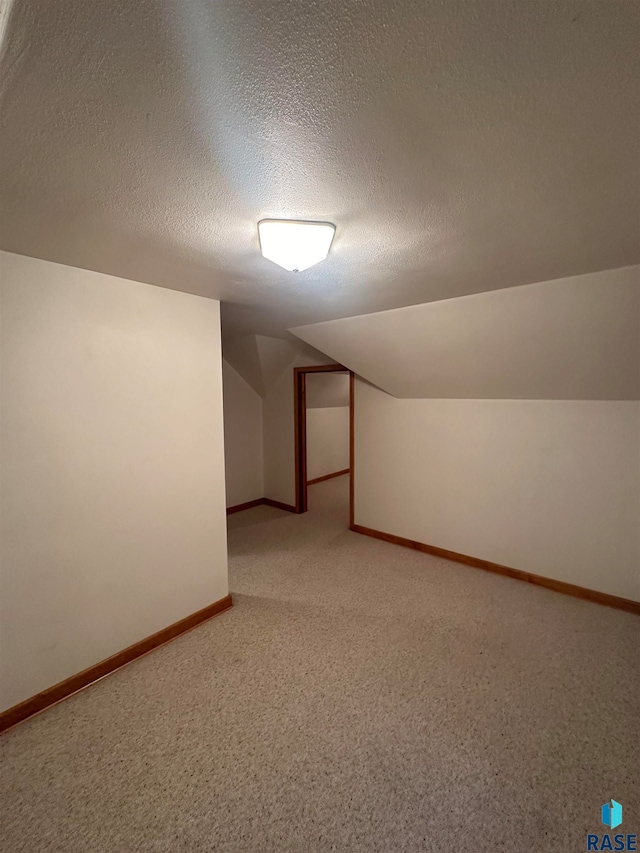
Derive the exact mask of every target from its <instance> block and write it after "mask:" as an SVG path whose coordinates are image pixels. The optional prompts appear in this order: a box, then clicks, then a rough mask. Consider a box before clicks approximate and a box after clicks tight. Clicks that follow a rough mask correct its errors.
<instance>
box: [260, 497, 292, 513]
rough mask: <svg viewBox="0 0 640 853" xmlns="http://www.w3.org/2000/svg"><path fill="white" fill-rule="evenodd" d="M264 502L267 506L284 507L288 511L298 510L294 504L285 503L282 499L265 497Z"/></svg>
mask: <svg viewBox="0 0 640 853" xmlns="http://www.w3.org/2000/svg"><path fill="white" fill-rule="evenodd" d="M262 503H263V504H265V506H273V507H275V508H276V509H283V510H285V511H286V512H297V509H296V508H295V507H294V506H291V504H283V503H281V502H280V501H273V500H271V498H263V499H262Z"/></svg>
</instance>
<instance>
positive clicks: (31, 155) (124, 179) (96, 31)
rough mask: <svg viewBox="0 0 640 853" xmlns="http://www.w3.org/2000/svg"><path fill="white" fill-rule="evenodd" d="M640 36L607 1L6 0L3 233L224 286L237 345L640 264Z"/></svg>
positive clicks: (208, 289) (624, 10)
mask: <svg viewBox="0 0 640 853" xmlns="http://www.w3.org/2000/svg"><path fill="white" fill-rule="evenodd" d="M3 20H4V19H3ZM639 41H640V4H639V3H637V2H621V1H620V0H610V2H606V0H562V2H558V0H529V2H526V0H523V2H512V3H507V2H505V0H455V2H445V0H367V2H358V3H355V2H345V0H323V2H318V3H303V2H300V3H295V2H292V0H269V2H264V0H220V1H219V2H213V0H183V2H173V1H172V0H135V2H132V0H110V2H108V3H107V2H102V3H100V2H98V3H96V2H87V0H65V2H64V3H53V2H51V0H16V2H14V3H13V4H12V10H11V15H10V19H9V21H8V26H7V27H6V30H5V31H4V35H3V40H2V48H1V50H0V99H1V103H0V109H1V110H2V122H1V124H0V204H1V205H2V229H1V232H0V234H1V236H0V240H1V243H0V247H1V248H4V249H7V250H9V251H12V252H17V253H21V254H26V255H32V256H35V257H39V258H45V259H48V260H52V261H58V262H61V263H65V264H70V265H72V266H78V267H85V268H89V269H94V270H98V271H101V272H106V273H111V274H113V275H116V276H120V277H123V278H131V279H136V280H138V281H144V282H150V283H152V284H157V285H162V286H165V287H170V288H175V289H180V290H186V291H190V292H193V293H198V294H201V295H205V296H211V297H215V298H219V299H222V300H224V304H223V325H224V329H223V331H224V334H225V339H229V338H230V337H234V336H243V335H247V334H261V335H267V336H276V337H279V336H281V335H282V332H283V330H284V329H285V328H288V327H290V326H294V325H301V324H307V323H313V322H317V321H320V320H328V319H333V318H337V317H345V316H352V315H354V314H362V313H370V312H374V311H380V310H384V309H389V308H394V307H398V306H402V305H410V304H419V303H425V302H429V301H434V300H441V299H445V298H448V297H453V296H460V295H463V294H468V293H473V292H480V291H487V290H493V289H497V288H506V287H511V286H514V285H520V284H525V283H528V282H532V281H544V280H548V279H552V278H558V277H561V276H568V275H574V274H578V273H585V272H591V271H594V270H601V269H610V268H614V267H620V266H625V265H629V264H634V263H638V262H640V246H639V243H638V217H639V212H638V205H639V199H640V190H639V187H638V182H639V174H638V169H637V161H638V157H637V155H638V116H639V115H640V68H639V56H640V53H639V52H638V49H637V48H638V43H639ZM263 217H288V218H310V219H322V220H330V221H331V222H334V223H335V224H336V226H337V233H336V238H335V241H334V245H333V247H332V249H331V253H330V255H329V258H328V259H327V261H325V262H324V263H322V264H319V265H318V266H316V267H313V268H311V269H309V270H307V271H305V272H302V273H298V274H292V273H288V272H286V271H285V270H282V269H280V268H279V267H277V266H275V265H274V264H272V263H271V262H269V261H267V260H265V259H264V258H262V257H261V256H260V252H259V245H258V235H257V229H256V223H257V222H258V220H259V219H261V218H263Z"/></svg>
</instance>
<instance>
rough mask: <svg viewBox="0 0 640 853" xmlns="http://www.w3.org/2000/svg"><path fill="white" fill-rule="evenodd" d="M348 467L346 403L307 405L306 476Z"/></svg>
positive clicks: (342, 469)
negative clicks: (321, 406) (324, 406)
mask: <svg viewBox="0 0 640 853" xmlns="http://www.w3.org/2000/svg"><path fill="white" fill-rule="evenodd" d="M348 467H349V407H348V406H338V407H336V406H332V407H330V408H327V409H317V408H311V409H307V480H314V479H315V478H316V477H324V475H325V474H335V473H336V471H344V470H345V468H348Z"/></svg>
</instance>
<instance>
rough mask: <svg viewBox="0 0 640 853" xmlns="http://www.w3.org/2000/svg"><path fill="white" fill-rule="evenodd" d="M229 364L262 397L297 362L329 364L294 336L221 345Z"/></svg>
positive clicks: (240, 339)
mask: <svg viewBox="0 0 640 853" xmlns="http://www.w3.org/2000/svg"><path fill="white" fill-rule="evenodd" d="M222 350H223V355H224V358H225V360H226V361H228V362H229V364H230V365H231V366H232V367H233V368H234V369H235V370H237V372H238V373H239V374H240V376H242V378H243V379H244V380H245V382H248V383H249V385H250V386H251V387H252V388H253V390H254V391H255V392H256V393H258V394H260V396H261V397H266V395H267V394H268V393H269V392H270V391H271V390H272V389H273V388H274V387H275V385H276V384H277V382H278V380H279V379H280V378H281V376H282V375H283V374H284V373H285V371H287V370H288V369H289V368H290V367H292V366H293V363H294V361H296V359H299V360H300V359H301V360H302V362H301V363H302V364H305V363H308V364H323V363H329V362H330V361H331V359H330V358H329V357H328V356H326V355H325V354H324V353H322V352H318V351H317V350H316V349H314V348H313V347H310V346H308V345H307V344H306V343H304V342H303V341H301V340H298V339H297V338H295V337H293V336H291V340H284V339H282V338H272V337H269V336H268V335H241V336H240V337H236V338H232V339H231V340H225V341H223V344H222Z"/></svg>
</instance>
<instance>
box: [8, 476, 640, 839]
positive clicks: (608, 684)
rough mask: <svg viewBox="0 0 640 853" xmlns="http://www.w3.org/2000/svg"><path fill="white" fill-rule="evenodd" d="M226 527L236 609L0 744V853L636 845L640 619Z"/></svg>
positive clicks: (253, 513)
mask: <svg viewBox="0 0 640 853" xmlns="http://www.w3.org/2000/svg"><path fill="white" fill-rule="evenodd" d="M346 490H347V483H346V478H340V479H339V480H330V481H327V482H325V483H320V484H318V485H316V486H313V487H312V488H311V490H310V498H311V499H310V503H311V511H310V512H309V513H308V514H307V515H306V516H293V515H290V514H287V513H283V512H280V511H279V510H274V509H271V508H268V507H260V508H258V509H255V510H249V511H248V512H245V513H240V514H238V515H236V516H232V517H231V519H230V551H231V588H232V591H233V593H234V596H235V601H236V607H235V608H234V609H233V610H232V611H229V612H228V613H225V614H223V615H222V616H220V617H218V618H217V619H214V620H213V621H211V622H210V623H208V624H206V625H204V626H202V627H200V628H198V629H197V630H195V631H193V632H192V633H190V634H188V635H185V636H184V637H182V638H180V639H178V640H177V641H175V642H174V643H172V644H170V645H168V646H165V647H164V648H162V649H159V650H158V651H156V652H154V653H153V654H151V655H149V656H148V657H146V658H144V659H142V660H140V661H137V662H136V663H134V664H132V665H130V666H129V667H126V668H125V669H123V670H121V671H120V672H118V673H117V674H115V675H113V676H111V677H109V678H107V679H105V680H104V681H102V682H101V683H99V684H97V685H95V686H94V687H92V688H89V689H88V690H86V691H84V692H83V693H81V694H79V695H77V696H76V697H74V698H72V699H70V700H69V701H67V702H64V703H62V704H61V705H58V706H57V707H55V708H53V709H51V710H50V711H48V712H46V713H45V714H43V715H41V716H40V717H37V718H34V719H33V720H31V721H29V722H27V723H25V724H23V725H21V726H18V727H17V728H15V729H14V730H12V731H11V732H9V733H8V734H6V735H5V736H3V737H0V759H1V762H2V764H1V775H0V803H1V804H2V813H1V816H0V847H1V849H2V851H11V853H13V851H16V853H17V851H25V853H38V852H39V851H45V850H46V851H61V853H97V851H100V852H101V853H102V851H104V853H120V851H122V852H123V853H124V851H126V853H137V852H138V851H154V853H161V851H162V853H177V851H238V853H246V852H247V851H255V853H270V851H273V853H276V851H277V853H283V851H285V852H286V851H291V853H294V851H295V853H306V851H310V853H315V852H316V851H318V853H324V851H362V853H365V851H366V853H372V851H384V853H392V851H443V853H444V851H447V853H449V851H456V853H466V851H468V853H478V851H509V853H525V852H526V853H556V851H557V853H570V851H581V850H585V849H586V834H587V832H596V833H597V832H600V831H603V830H604V827H602V826H601V825H600V807H601V805H602V803H604V802H605V801H607V800H608V799H610V798H611V797H613V798H614V799H616V800H618V801H619V802H621V803H622V804H623V806H624V809H625V813H624V822H623V825H622V827H621V828H620V830H618V831H622V830H624V831H625V832H638V831H640V798H639V795H638V793H639V791H640V750H639V746H638V744H639V734H640V666H639V660H640V655H639V652H640V619H638V618H637V617H634V616H632V615H630V614H627V613H622V612H619V611H615V610H610V609H608V608H605V607H600V606H598V605H595V604H590V603H587V602H582V601H577V600H574V599H571V598H567V597H564V596H562V595H558V594H556V593H553V592H550V591H547V590H544V589H538V588H536V587H533V586H530V585H528V584H524V583H521V582H518V581H512V580H509V579H506V578H501V577H498V576H494V575H491V574H488V573H485V572H482V571H479V570H477V569H471V568H466V567H464V566H460V565H456V564H453V563H448V562H446V561H443V560H438V559H435V558H432V557H428V556H425V555H423V554H418V553H414V552H412V551H409V550H405V549H402V548H398V547H396V546H393V545H388V544H385V543H382V542H378V541H375V540H372V539H368V538H365V537H363V536H360V535H358V534H355V533H350V532H349V531H347V529H346V526H347V510H346Z"/></svg>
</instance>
